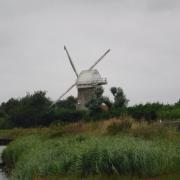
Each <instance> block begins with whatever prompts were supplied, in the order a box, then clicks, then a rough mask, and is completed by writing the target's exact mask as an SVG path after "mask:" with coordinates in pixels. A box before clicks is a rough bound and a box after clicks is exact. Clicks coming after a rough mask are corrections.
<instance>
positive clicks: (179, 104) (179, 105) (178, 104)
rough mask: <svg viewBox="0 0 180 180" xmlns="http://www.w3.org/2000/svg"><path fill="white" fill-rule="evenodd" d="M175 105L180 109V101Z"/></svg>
mask: <svg viewBox="0 0 180 180" xmlns="http://www.w3.org/2000/svg"><path fill="white" fill-rule="evenodd" d="M174 105H175V106H177V107H180V99H179V100H178V101H177V102H176V103H175V104H174Z"/></svg>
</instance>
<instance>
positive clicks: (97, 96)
mask: <svg viewBox="0 0 180 180" xmlns="http://www.w3.org/2000/svg"><path fill="white" fill-rule="evenodd" d="M103 93H104V89H103V88H102V87H101V86H100V87H98V88H96V89H95V93H94V96H93V97H92V98H91V99H90V101H89V102H88V103H87V104H86V106H87V107H88V109H89V110H90V111H91V112H93V113H96V112H101V111H102V107H101V105H102V104H103V103H104V104H106V105H107V106H108V107H111V105H112V103H111V101H110V100H109V98H108V97H104V96H103Z"/></svg>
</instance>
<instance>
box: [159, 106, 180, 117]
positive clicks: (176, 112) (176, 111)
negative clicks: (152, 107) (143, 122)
mask: <svg viewBox="0 0 180 180" xmlns="http://www.w3.org/2000/svg"><path fill="white" fill-rule="evenodd" d="M158 117H159V119H162V120H168V119H170V120H171V119H172V120H173V119H175V120H176V119H180V107H176V108H173V109H166V110H164V109H162V110H160V111H159V112H158Z"/></svg>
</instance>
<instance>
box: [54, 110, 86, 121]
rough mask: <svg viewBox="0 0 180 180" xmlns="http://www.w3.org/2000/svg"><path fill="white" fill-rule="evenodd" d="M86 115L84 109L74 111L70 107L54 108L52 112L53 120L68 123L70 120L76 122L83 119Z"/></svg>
mask: <svg viewBox="0 0 180 180" xmlns="http://www.w3.org/2000/svg"><path fill="white" fill-rule="evenodd" d="M85 116H86V112H85V111H76V110H71V109H61V108H59V109H55V110H54V112H53V120H54V121H58V122H62V123H70V122H78V121H82V120H84V118H85Z"/></svg>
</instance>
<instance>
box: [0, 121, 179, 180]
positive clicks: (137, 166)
mask: <svg viewBox="0 0 180 180" xmlns="http://www.w3.org/2000/svg"><path fill="white" fill-rule="evenodd" d="M127 121H129V122H127ZM0 136H1V137H11V138H16V140H15V141H13V142H12V143H11V144H10V145H9V146H8V148H7V149H6V150H5V151H4V153H3V159H4V161H5V162H6V165H7V167H8V169H11V172H10V175H11V177H12V179H14V180H31V179H37V180H41V179H49V180H51V179H119V178H121V179H132V178H133V179H165V178H166V179H168V178H172V177H173V178H174V179H179V178H180V175H179V173H178V172H180V153H179V152H180V139H179V138H180V131H179V130H178V129H176V128H174V127H164V126H163V125H161V124H157V123H156V124H151V125H148V124H146V123H137V122H134V121H133V120H126V119H124V120H119V119H112V120H108V121H99V122H90V123H76V124H69V125H65V126H52V127H49V128H39V129H14V130H10V131H6V132H0Z"/></svg>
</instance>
